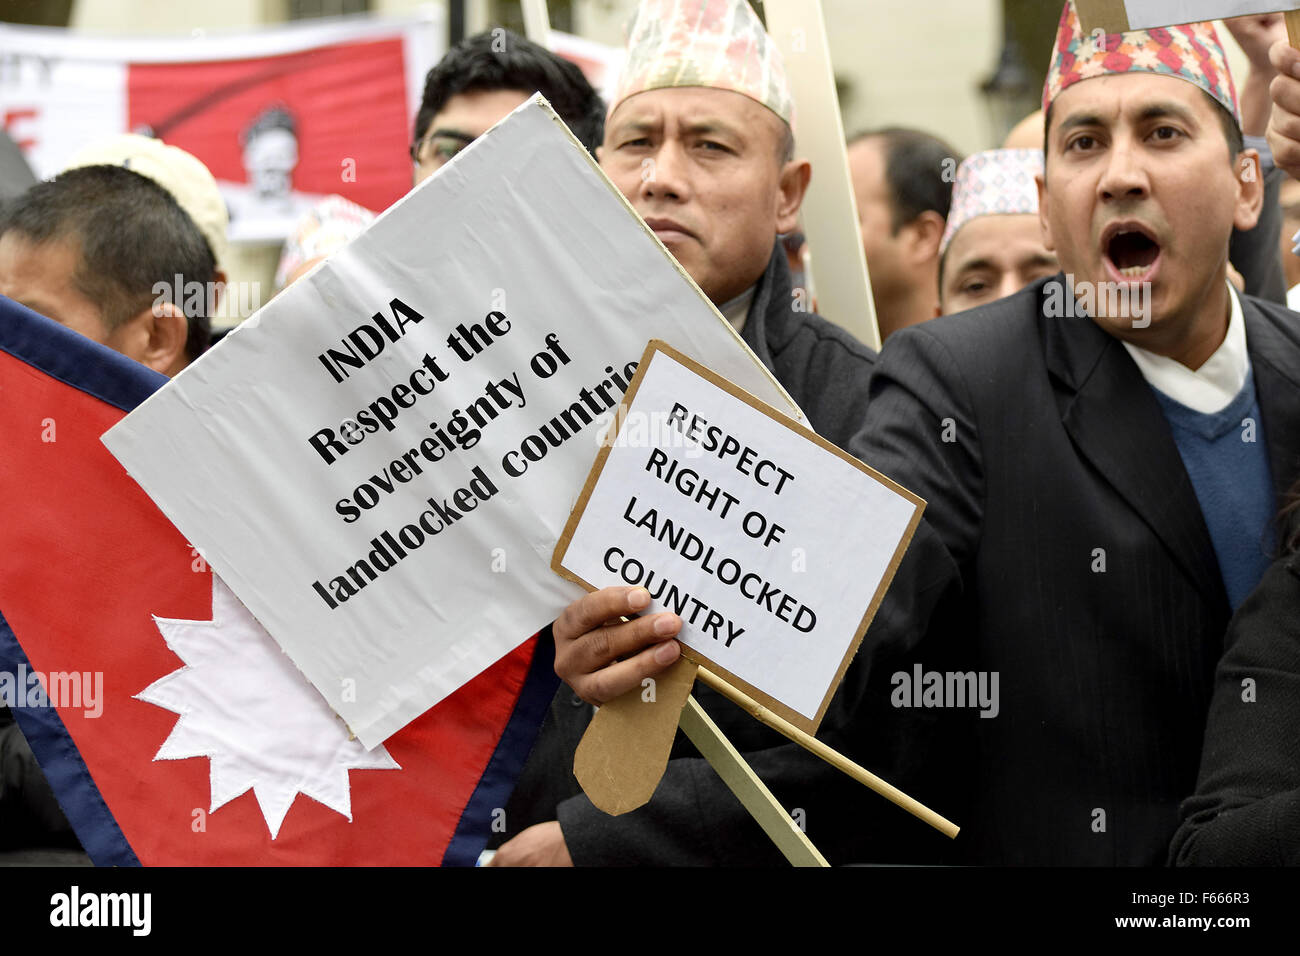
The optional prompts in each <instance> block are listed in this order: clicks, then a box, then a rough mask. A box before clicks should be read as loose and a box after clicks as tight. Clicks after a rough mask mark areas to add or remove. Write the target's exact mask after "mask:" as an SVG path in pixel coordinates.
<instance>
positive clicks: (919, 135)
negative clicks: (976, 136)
mask: <svg viewBox="0 0 1300 956" xmlns="http://www.w3.org/2000/svg"><path fill="white" fill-rule="evenodd" d="M870 139H878V140H880V142H881V146H882V147H883V148H884V153H885V188H886V190H887V191H888V193H889V207H890V213H891V219H892V222H891V226H890V229H891V232H892V234H893V235H895V236H896V235H898V231H899V230H900V229H902V228H903V227H904V226H906V225H907V224H908V223H909V222H913V221H914V220H915V219H916V217H917V216H919V215H921V213H923V212H927V211H933V212H937V213H938V214H939V215H940V216H942V217H943V218H944V219H947V218H948V208H949V207H950V206H951V205H952V186H953V181H954V180H955V179H956V172H957V166H958V165H960V163H961V161H962V159H963V157H962V155H961V154H960V153H958V152H957V150H955V149H953V148H952V147H951V146H949V145H948V144H947V143H945V142H944V141H943V140H941V139H939V138H938V137H936V136H931V135H930V134H929V133H923V132H921V131H920V130H918V129H907V128H904V127H899V126H891V127H886V128H884V129H877V130H869V131H868V132H865V133H859V134H858V135H857V136H854V137H853V138H852V139H851V140H849V145H850V146H854V145H856V144H858V143H861V142H864V141H866V140H870Z"/></svg>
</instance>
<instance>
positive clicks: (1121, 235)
mask: <svg viewBox="0 0 1300 956" xmlns="http://www.w3.org/2000/svg"><path fill="white" fill-rule="evenodd" d="M1101 246H1102V253H1103V255H1104V256H1105V258H1106V260H1107V262H1108V263H1109V264H1110V265H1111V267H1112V268H1113V269H1114V271H1115V273H1116V274H1117V275H1118V276H1119V278H1121V279H1125V280H1139V281H1140V280H1142V279H1145V278H1148V277H1149V276H1150V274H1151V272H1152V271H1153V267H1154V266H1155V264H1156V260H1158V259H1159V258H1160V243H1158V242H1157V241H1156V239H1155V236H1154V235H1152V233H1151V231H1150V230H1149V229H1147V228H1146V227H1145V226H1143V225H1141V224H1139V223H1124V224H1119V225H1114V226H1111V227H1109V228H1107V230H1106V234H1105V235H1104V236H1103V237H1102V244H1101Z"/></svg>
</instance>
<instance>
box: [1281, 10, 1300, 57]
mask: <svg viewBox="0 0 1300 956" xmlns="http://www.w3.org/2000/svg"><path fill="white" fill-rule="evenodd" d="M1284 16H1285V17H1286V32H1287V36H1288V37H1290V38H1291V45H1292V46H1293V47H1295V48H1296V49H1298V50H1300V10H1288V11H1287V12H1286V13H1285V14H1284Z"/></svg>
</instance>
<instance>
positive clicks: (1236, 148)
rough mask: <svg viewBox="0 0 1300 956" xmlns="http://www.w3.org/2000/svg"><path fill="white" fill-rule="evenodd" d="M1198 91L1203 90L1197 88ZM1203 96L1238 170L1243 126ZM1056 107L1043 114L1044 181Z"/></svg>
mask: <svg viewBox="0 0 1300 956" xmlns="http://www.w3.org/2000/svg"><path fill="white" fill-rule="evenodd" d="M1197 89H1201V88H1200V87H1197ZM1201 95H1202V96H1204V97H1205V98H1206V99H1207V100H1209V101H1210V103H1211V104H1213V106H1214V110H1215V115H1216V116H1217V117H1218V118H1219V126H1220V127H1221V128H1222V129H1223V138H1224V139H1225V140H1226V141H1227V143H1228V162H1229V163H1231V164H1232V165H1233V167H1234V169H1235V168H1236V163H1237V157H1238V156H1240V155H1241V151H1242V150H1243V149H1245V148H1246V138H1245V137H1244V136H1243V135H1242V132H1241V125H1240V124H1239V123H1238V122H1237V118H1236V117H1235V116H1233V115H1232V111H1231V110H1229V109H1228V108H1227V107H1226V106H1224V105H1223V104H1222V103H1220V102H1219V101H1218V100H1216V99H1215V98H1214V97H1213V96H1211V95H1210V94H1209V92H1208V91H1207V90H1204V89H1201ZM1054 106H1056V103H1055V102H1052V103H1049V104H1047V112H1046V113H1044V114H1043V179H1044V180H1046V179H1047V155H1048V148H1047V147H1048V144H1049V143H1050V142H1051V139H1050V134H1051V129H1052V108H1053V107H1054Z"/></svg>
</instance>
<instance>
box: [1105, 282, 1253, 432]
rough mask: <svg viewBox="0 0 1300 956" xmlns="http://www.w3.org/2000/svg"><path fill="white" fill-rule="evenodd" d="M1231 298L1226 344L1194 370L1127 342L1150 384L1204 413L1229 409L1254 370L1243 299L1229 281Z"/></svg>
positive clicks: (1129, 349)
mask: <svg viewBox="0 0 1300 956" xmlns="http://www.w3.org/2000/svg"><path fill="white" fill-rule="evenodd" d="M1228 299H1229V301H1230V302H1231V303H1232V309H1231V313H1230V314H1229V317H1228V334H1227V335H1225V336H1224V337H1223V344H1222V345H1220V346H1219V347H1218V348H1217V349H1216V350H1215V352H1214V354H1213V355H1211V356H1210V357H1209V359H1207V360H1206V362H1205V364H1204V365H1202V366H1201V367H1200V368H1198V369H1197V370H1196V371H1194V372H1193V371H1192V370H1191V369H1190V368H1188V367H1187V366H1186V365H1183V364H1182V363H1181V362H1177V361H1175V360H1174V359H1171V358H1167V357H1166V356H1164V355H1156V354H1155V353H1154V352H1148V351H1147V350H1146V349H1143V348H1138V347H1137V346H1136V345H1133V344H1131V343H1129V342H1124V348H1126V349H1128V354H1129V355H1131V356H1132V357H1133V361H1134V362H1135V363H1136V364H1137V367H1138V371H1140V372H1141V373H1142V377H1143V378H1145V379H1146V380H1147V384H1149V385H1150V386H1151V387H1152V388H1155V389H1157V390H1159V391H1161V392H1163V393H1164V394H1165V395H1168V396H1169V397H1170V398H1172V399H1173V400H1174V401H1176V402H1179V403H1180V404H1183V405H1186V406H1187V407H1188V408H1190V409H1192V410H1193V411H1197V412H1200V413H1201V414H1202V415H1212V414H1214V413H1215V412H1220V411H1223V409H1225V408H1227V407H1228V405H1230V404H1231V403H1232V400H1233V399H1234V398H1236V397H1237V396H1238V395H1239V394H1241V390H1242V388H1243V387H1244V386H1245V384H1246V375H1247V374H1248V373H1249V372H1250V355H1249V354H1248V353H1247V351H1246V320H1245V319H1244V318H1243V317H1242V313H1241V299H1240V298H1238V296H1237V290H1236V289H1235V288H1234V287H1233V285H1232V283H1228Z"/></svg>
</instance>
